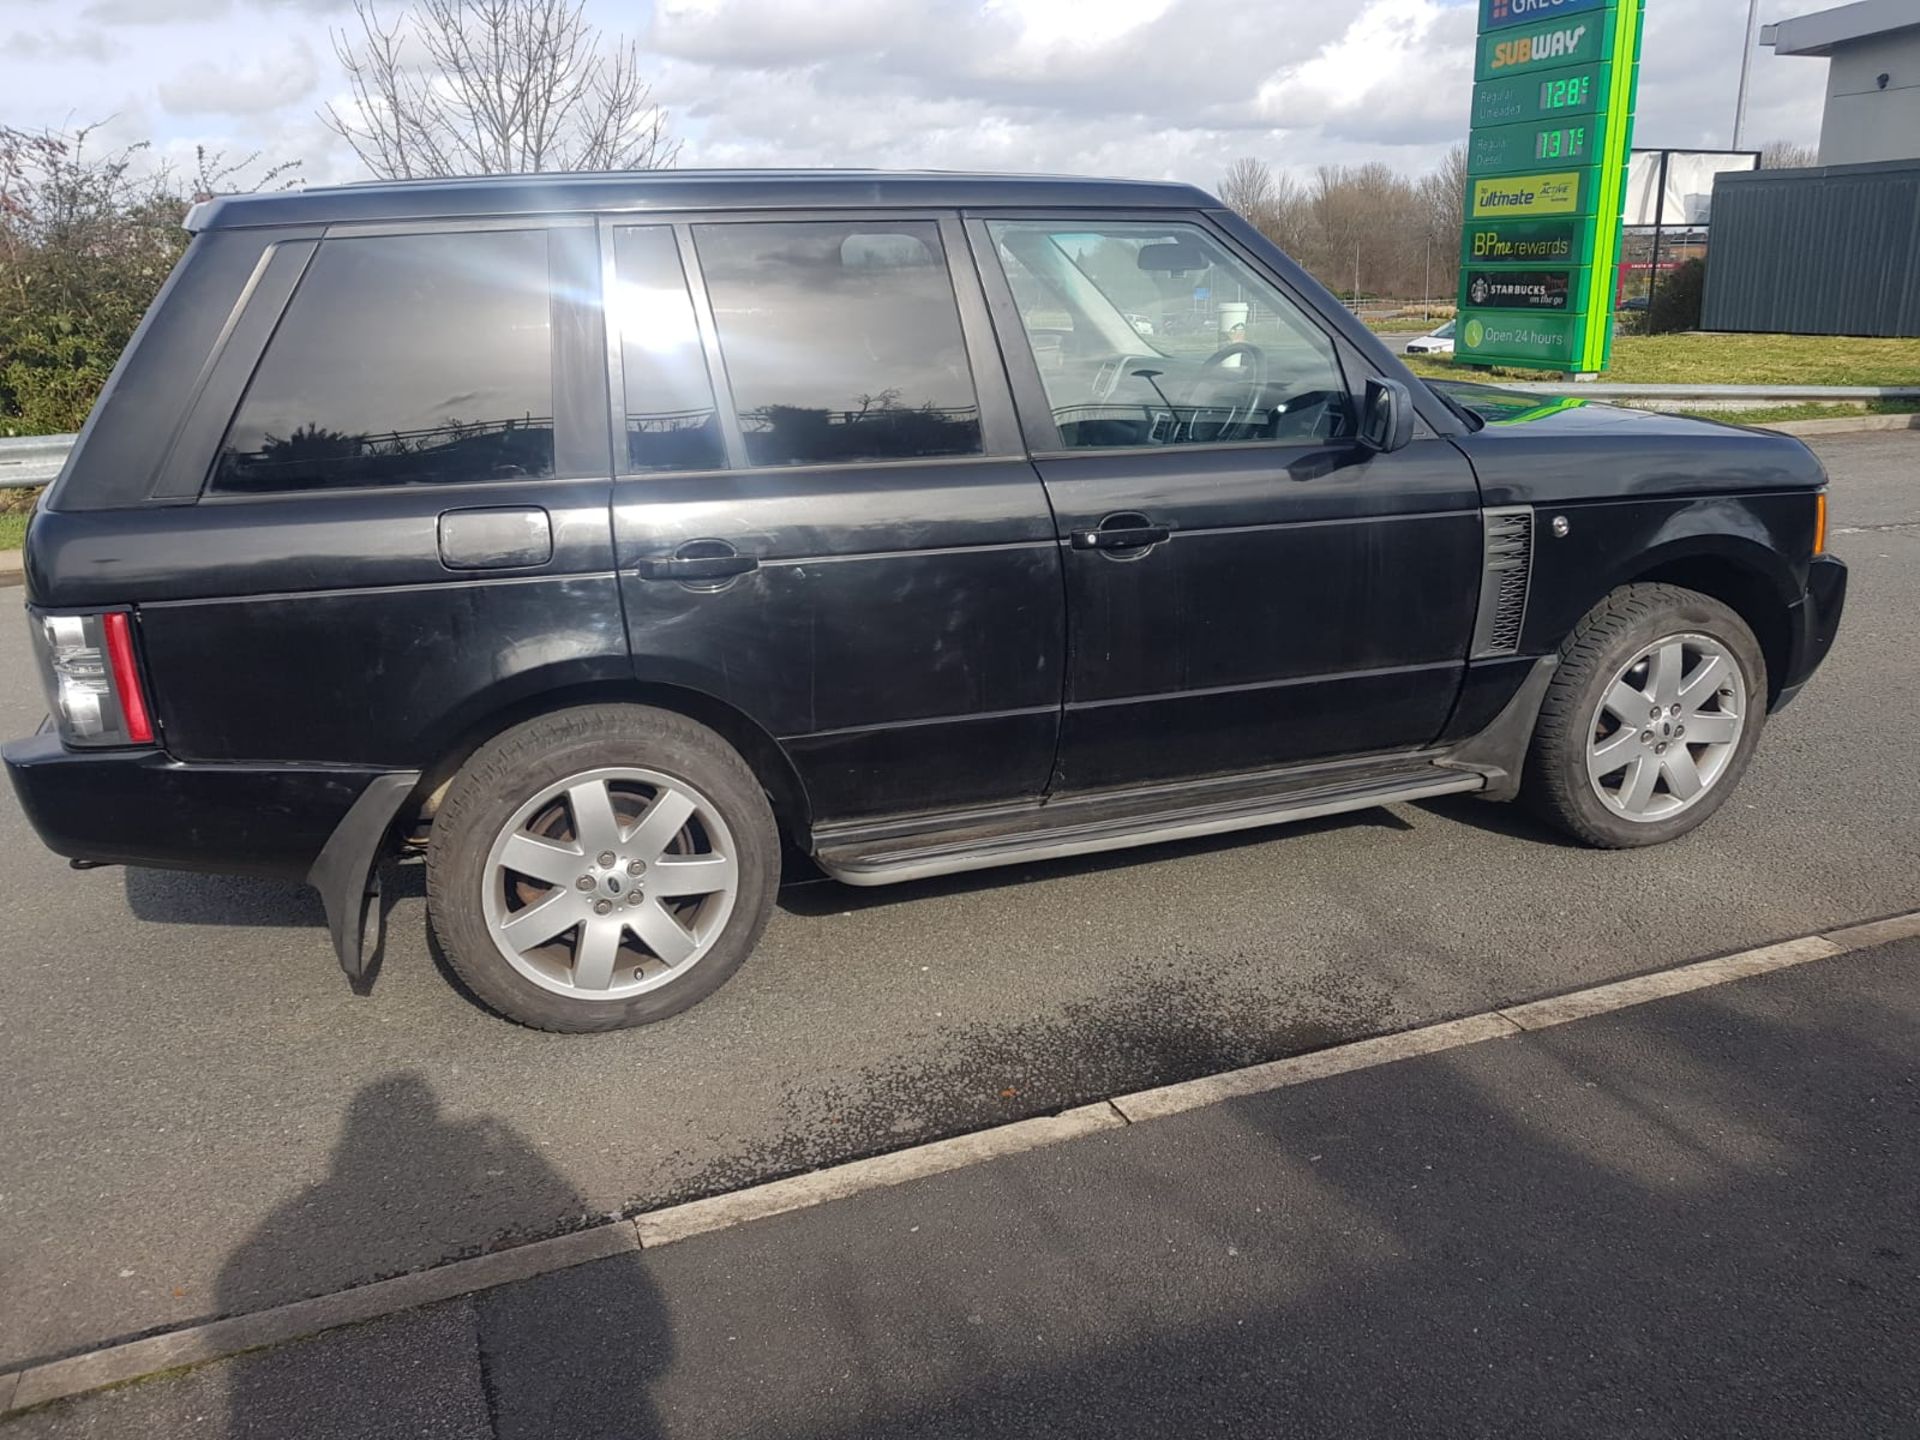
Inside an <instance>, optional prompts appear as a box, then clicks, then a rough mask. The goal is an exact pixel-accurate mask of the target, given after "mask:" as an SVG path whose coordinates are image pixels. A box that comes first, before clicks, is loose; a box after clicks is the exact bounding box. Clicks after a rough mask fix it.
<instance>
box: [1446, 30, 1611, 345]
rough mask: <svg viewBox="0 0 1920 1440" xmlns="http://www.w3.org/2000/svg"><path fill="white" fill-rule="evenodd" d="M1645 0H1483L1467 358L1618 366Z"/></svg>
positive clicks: (1465, 253) (1463, 338) (1463, 265)
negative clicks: (1615, 337) (1618, 272)
mask: <svg viewBox="0 0 1920 1440" xmlns="http://www.w3.org/2000/svg"><path fill="white" fill-rule="evenodd" d="M1643 3H1644V0H1480V37H1479V40H1478V44H1477V51H1476V62H1475V68H1474V87H1473V109H1472V117H1471V118H1472V131H1471V133H1470V136H1469V139H1468V143H1467V177H1468V178H1467V197H1466V225H1465V228H1464V231H1463V233H1462V237H1461V245H1460V294H1459V303H1460V312H1461V313H1460V321H1459V324H1458V326H1457V327H1456V330H1455V339H1454V358H1455V359H1456V360H1462V361H1469V362H1477V363H1483V364H1501V365H1522V366H1534V367H1541V368H1548V369H1555V370H1573V371H1582V372H1591V371H1597V370H1600V369H1602V368H1604V367H1605V365H1606V362H1607V356H1608V352H1609V350H1610V348H1611V343H1612V333H1613V283H1612V277H1613V273H1614V267H1615V263H1616V260H1617V257H1618V255H1619V248H1620V213H1621V207H1622V204H1623V202H1624V200H1625V195H1626V169H1627V159H1628V155H1629V153H1630V151H1631V147H1632V141H1633V110H1634V97H1635V90H1636V87H1637V84H1638V80H1639V46H1640V21H1641V7H1642V4H1643Z"/></svg>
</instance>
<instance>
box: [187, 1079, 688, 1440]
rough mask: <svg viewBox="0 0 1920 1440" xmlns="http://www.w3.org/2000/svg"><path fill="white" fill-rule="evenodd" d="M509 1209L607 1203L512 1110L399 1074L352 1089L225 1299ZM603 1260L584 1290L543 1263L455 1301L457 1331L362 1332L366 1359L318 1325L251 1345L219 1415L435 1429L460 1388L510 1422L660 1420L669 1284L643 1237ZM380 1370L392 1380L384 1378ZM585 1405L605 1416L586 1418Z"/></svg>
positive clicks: (619, 1430)
mask: <svg viewBox="0 0 1920 1440" xmlns="http://www.w3.org/2000/svg"><path fill="white" fill-rule="evenodd" d="M509 1213H511V1214H519V1215H535V1216H541V1217H548V1220H549V1222H550V1223H551V1222H558V1223H561V1224H564V1223H565V1221H566V1217H573V1219H574V1221H575V1223H590V1222H592V1221H596V1220H599V1219H601V1218H602V1217H599V1216H596V1215H589V1214H588V1207H587V1202H586V1200H585V1198H584V1197H583V1196H582V1195H581V1194H580V1192H579V1191H578V1189H577V1188H576V1187H575V1186H573V1185H572V1184H571V1183H570V1182H569V1181H568V1180H567V1179H566V1177H565V1176H563V1175H562V1174H561V1173H560V1171H559V1170H558V1169H556V1168H555V1167H554V1166H553V1165H552V1164H551V1163H550V1162H549V1161H548V1160H547V1159H546V1158H545V1157H544V1156H543V1155H542V1154H541V1152H540V1149H539V1147H538V1146H536V1145H535V1144H533V1143H532V1142H530V1141H529V1140H528V1139H526V1138H525V1137H524V1136H522V1135H521V1134H520V1133H519V1132H518V1131H516V1130H515V1129H514V1128H513V1127H512V1126H510V1125H508V1124H506V1123H504V1122H502V1121H500V1120H497V1119H495V1118H493V1117H491V1116H473V1117H469V1116H462V1115H458V1114H456V1113H453V1112H452V1111H451V1110H450V1109H449V1108H447V1107H444V1106H443V1105H442V1103H441V1101H440V1099H439V1097H438V1096H437V1095H436V1094H435V1093H434V1090H433V1088H432V1086H431V1085H430V1084H429V1083H428V1081H427V1080H426V1078H425V1077H424V1076H422V1075H421V1074H418V1073H415V1072H411V1071H403V1072H399V1073H396V1074H391V1075H388V1076H386V1077H385V1078H383V1079H381V1080H378V1081H375V1082H373V1083H370V1084H368V1085H366V1086H364V1087H363V1088H362V1089H360V1090H359V1091H358V1092H357V1093H356V1094H355V1095H354V1097H353V1099H352V1101H351V1102H350V1103H349V1105H348V1107H347V1113H346V1118H345V1120H344V1122H343V1125H342V1128H341V1132H340V1137H339V1140H338V1141H337V1142H336V1144H335V1145H334V1148H333V1152H332V1156H331V1158H330V1161H329V1165H328V1170H327V1173H326V1175H325V1176H324V1177H323V1178H321V1179H320V1180H318V1181H316V1182H314V1183H312V1184H310V1185H307V1186H305V1187H304V1188H302V1189H300V1190H298V1191H297V1192H296V1193H294V1194H292V1195H291V1196H289V1198H287V1199H286V1200H284V1201H283V1202H282V1203H281V1204H279V1205H278V1206H276V1207H275V1208H274V1210H273V1211H272V1212H271V1213H270V1214H269V1215H268V1216H267V1218H266V1219H265V1221H264V1222H262V1223H261V1225H260V1226H259V1227H258V1228H257V1229H256V1230H255V1231H254V1232H253V1233H252V1234H251V1235H249V1236H248V1237H247V1238H246V1239H245V1240H244V1241H243V1242H242V1243H241V1244H240V1245H239V1246H237V1247H236V1248H235V1249H234V1250H233V1252H232V1253H231V1254H230V1255H229V1256H228V1258H227V1261H226V1264H225V1267H224V1268H223V1269H222V1271H221V1274H220V1279H219V1289H218V1296H219V1305H220V1310H221V1312H222V1313H224V1314H239V1313H245V1312H248V1311H254V1310H259V1309H262V1308H266V1307H268V1306H272V1305H278V1304H284V1303H286V1302H288V1301H291V1300H294V1299H298V1298H302V1297H306V1296H310V1295H318V1294H325V1293H330V1292H333V1291H337V1290H340V1289H343V1288H346V1287H349V1286H353V1285H358V1284H364V1283H367V1282H369V1281H372V1280H375V1279H380V1278H384V1277H385V1276H388V1275H392V1274H396V1273H403V1272H405V1271H407V1270H409V1269H417V1268H420V1267H421V1266H425V1265H431V1264H435V1263H438V1262H441V1261H444V1260H448V1259H453V1258H459V1257H462V1256H465V1255H469V1254H473V1253H477V1252H484V1251H488V1250H492V1249H497V1248H502V1247H504V1246H508V1245H512V1244H515V1243H519V1242H522V1241H524V1240H527V1239H530V1238H534V1237H531V1236H527V1235H523V1234H515V1233H512V1232H503V1231H501V1230H500V1229H499V1222H498V1217H499V1216H501V1215H504V1214H509ZM476 1242H480V1243H476ZM596 1268H597V1269H598V1270H599V1271H600V1277H599V1279H600V1283H598V1284H597V1285H595V1286H594V1287H593V1288H592V1290H591V1293H590V1294H588V1295H585V1296H583V1295H582V1293H581V1292H580V1291H579V1290H578V1288H577V1287H575V1288H572V1289H567V1290H558V1289H556V1287H555V1286H554V1284H553V1283H552V1279H551V1277H549V1279H548V1281H546V1282H541V1281H535V1282H532V1283H529V1284H522V1285H517V1286H513V1287H510V1289H509V1290H508V1291H505V1292H498V1293H494V1294H490V1295H481V1296H476V1297H473V1298H472V1299H471V1300H466V1301H454V1302H448V1303H449V1305H451V1306H456V1307H462V1309H463V1310H464V1312H465V1319H464V1322H463V1321H461V1320H460V1319H459V1317H454V1319H453V1323H452V1325H451V1326H449V1327H443V1328H446V1329H451V1330H452V1331H453V1333H454V1343H447V1342H446V1341H444V1340H443V1341H442V1342H440V1343H438V1344H433V1343H427V1342H423V1341H422V1339H421V1335H420V1331H419V1329H418V1327H413V1328H412V1333H411V1334H410V1333H409V1325H408V1323H406V1322H402V1323H399V1324H396V1325H394V1326H393V1327H392V1333H391V1335H390V1336H388V1337H379V1336H369V1337H364V1338H363V1339H362V1340H361V1342H360V1344H359V1349H360V1351H361V1352H363V1353H361V1354H360V1355H359V1357H358V1359H357V1360H356V1362H355V1363H356V1366H359V1365H364V1366H366V1368H367V1372H368V1373H367V1374H366V1375H365V1376H361V1375H356V1374H348V1375H341V1374H338V1373H336V1372H337V1371H338V1369H339V1368H340V1367H339V1362H338V1360H337V1359H336V1358H335V1355H334V1353H333V1352H332V1351H327V1350H324V1349H323V1347H324V1346H325V1345H326V1343H327V1342H326V1341H325V1340H322V1341H320V1342H317V1343H315V1344H312V1345H297V1346H292V1347H288V1348H287V1349H285V1350H282V1351H277V1352H272V1353H271V1354H269V1355H265V1356H262V1357H259V1358H258V1360H257V1361H254V1362H252V1363H249V1362H248V1361H246V1360H242V1361H241V1362H238V1363H237V1364H236V1365H235V1366H234V1367H233V1369H232V1372H231V1375H230V1377H229V1383H228V1385H227V1412H228V1413H227V1429H226V1431H225V1432H224V1433H225V1434H226V1435H227V1436H229V1437H236V1440H237V1437H248V1440H252V1437H268V1436H271V1437H275V1440H283V1437H295V1436H297V1437H301V1440H308V1437H316V1440H317V1437H320V1436H327V1437H332V1436H336V1435H337V1436H349V1435H351V1436H373V1435H380V1436H387V1435H393V1436H402V1435H408V1436H411V1435H422V1434H429V1433H440V1430H439V1428H438V1422H439V1420H440V1418H441V1417H437V1416H436V1414H435V1413H434V1410H433V1407H434V1406H436V1405H444V1404H447V1403H448V1397H449V1395H454V1396H456V1397H457V1396H464V1397H465V1399H466V1401H467V1402H468V1404H467V1408H468V1409H469V1410H471V1409H474V1408H476V1407H477V1406H478V1404H479V1403H480V1402H482V1401H483V1402H484V1405H485V1409H486V1412H487V1414H488V1415H489V1416H490V1418H491V1421H492V1426H493V1433H494V1434H495V1435H496V1436H499V1437H521V1436H525V1437H534V1436H549V1435H560V1434H566V1435H580V1434H621V1435H649V1434H653V1433H656V1432H657V1428H658V1426H657V1422H656V1419H655V1416H654V1413H653V1406H652V1402H651V1400H650V1398H649V1393H648V1392H649V1388H650V1386H651V1385H652V1384H653V1382H654V1381H655V1380H656V1379H657V1378H658V1377H659V1376H660V1375H661V1374H662V1373H663V1372H664V1371H665V1370H666V1368H667V1367H668V1365H669V1364H670V1363H671V1360H672V1357H673V1346H672V1337H671V1331H670V1328H669V1326H668V1324H667V1319H666V1315H665V1311H664V1308H663V1305H662V1302H661V1299H660V1296H659V1293H658V1288H657V1287H656V1286H655V1284H654V1283H653V1281H652V1280H651V1279H650V1277H649V1276H648V1274H647V1271H646V1267H645V1266H644V1265H643V1264H642V1263H641V1260H640V1257H639V1256H638V1254H635V1255H633V1256H631V1257H620V1258H617V1259H615V1260H611V1261H602V1262H600V1263H599V1265H598V1266H597V1267H596ZM462 1324H464V1327H465V1332H466V1334H465V1339H464V1340H461V1339H460V1338H459V1329H460V1327H461V1325H462ZM387 1374H391V1375H392V1376H393V1377H394V1381H395V1383H393V1384H381V1383H378V1382H377V1381H376V1380H375V1379H374V1378H373V1377H375V1376H379V1375H387ZM481 1392H484V1394H482V1393H481ZM582 1413H586V1414H588V1415H590V1416H591V1417H593V1418H594V1421H595V1423H592V1424H585V1425H583V1424H580V1423H577V1422H578V1419H579V1417H580V1416H581V1414H582ZM462 1433H464V1432H462Z"/></svg>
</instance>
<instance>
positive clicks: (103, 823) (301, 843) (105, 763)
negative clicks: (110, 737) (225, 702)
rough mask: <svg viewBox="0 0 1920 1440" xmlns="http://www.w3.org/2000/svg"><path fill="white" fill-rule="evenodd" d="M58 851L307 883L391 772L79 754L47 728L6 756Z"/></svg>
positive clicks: (37, 826) (25, 802)
mask: <svg viewBox="0 0 1920 1440" xmlns="http://www.w3.org/2000/svg"><path fill="white" fill-rule="evenodd" d="M0 756H3V757H4V759H5V763H6V767H7V778H8V779H9V780H11V781H12V782H13V789H14V793H15V794H17V795H18V796H19V797H20V806H21V808H22V809H23V810H25V811H26V812H27V819H28V820H29V821H30V822H31V823H32V825H33V828H34V830H35V831H36V832H37V833H38V834H39V836H40V839H41V841H42V842H43V843H45V845H46V846H47V848H48V849H50V850H52V851H53V852H54V853H55V854H57V855H65V856H67V857H68V858H70V859H74V860H89V861H94V862H96V863H100V864H110V865H156V866H162V867H167V868H171V869H176V870H208V871H215V872H220V873H230V874H236V875H271V876H278V877H283V878H286V879H293V880H304V879H306V878H307V873H308V871H309V870H310V869H311V868H312V866H313V863H314V861H315V860H316V859H318V858H319V855H320V852H321V851H322V850H323V849H325V848H326V845H327V841H328V840H329V838H331V837H332V835H333V833H334V831H335V830H336V829H337V828H338V827H339V825H340V822H341V821H342V820H343V819H345V818H346V815H347V812H348V811H349V810H351V809H352V808H353V805H354V802H355V801H356V800H358V799H359V798H360V796H361V795H362V794H363V793H364V792H365V791H366V790H367V788H368V786H369V785H371V784H372V783H373V782H374V781H375V780H376V779H378V778H379V777H380V776H382V775H385V774H388V773H390V772H387V771H382V770H368V769H359V768H356V767H352V766H343V765H272V766H262V765H189V764H182V763H181V762H179V761H177V760H174V759H171V758H170V757H169V756H167V755H166V754H165V753H164V752H162V751H159V750H114V751H94V752H86V751H74V750H68V749H66V748H65V747H64V746H62V745H61V743H60V739H59V737H58V736H57V735H54V734H52V733H42V734H39V735H35V736H33V737H32V738H31V739H27V740H16V741H14V742H13V743H12V744H9V745H7V746H6V747H5V748H4V750H0Z"/></svg>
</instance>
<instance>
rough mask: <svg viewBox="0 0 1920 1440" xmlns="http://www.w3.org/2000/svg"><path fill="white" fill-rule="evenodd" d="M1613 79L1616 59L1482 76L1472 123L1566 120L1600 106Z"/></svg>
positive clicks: (1593, 110)
mask: <svg viewBox="0 0 1920 1440" xmlns="http://www.w3.org/2000/svg"><path fill="white" fill-rule="evenodd" d="M1612 83H1613V63H1612V62H1611V61H1607V62H1604V63H1601V64H1597V65H1576V66H1574V67H1573V68H1572V69H1570V70H1542V71H1540V72H1538V73H1537V74H1530V75H1514V76H1509V77H1507V78H1505V79H1500V80H1483V81H1481V82H1480V83H1479V84H1478V85H1476V86H1474V87H1473V126H1474V129H1475V130H1478V129H1479V128H1480V127H1481V126H1482V125H1513V124H1518V123H1520V122H1522V121H1527V120H1542V121H1555V122H1558V123H1561V124H1565V123H1567V122H1568V121H1570V120H1572V119H1573V118H1574V117H1576V116H1585V115H1591V114H1593V113H1594V112H1595V111H1597V110H1598V109H1599V108H1600V105H1601V102H1602V101H1603V100H1604V99H1605V97H1606V94H1607V87H1608V86H1609V85H1610V84H1612Z"/></svg>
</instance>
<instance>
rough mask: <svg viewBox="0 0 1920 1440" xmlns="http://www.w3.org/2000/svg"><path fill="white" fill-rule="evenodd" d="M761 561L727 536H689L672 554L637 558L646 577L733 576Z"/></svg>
mask: <svg viewBox="0 0 1920 1440" xmlns="http://www.w3.org/2000/svg"><path fill="white" fill-rule="evenodd" d="M759 568H760V562H759V561H758V560H756V559H754V558H753V556H751V555H742V554H741V553H740V552H739V551H737V550H735V549H734V548H733V546H731V545H729V544H728V543H727V542H726V541H725V540H689V541H688V542H687V543H686V544H684V545H682V546H681V547H680V548H679V549H678V550H676V551H674V552H673V554H671V555H661V556H649V557H647V558H646V559H644V560H638V561H635V562H634V566H633V573H634V574H635V575H638V576H639V577H640V578H641V579H642V580H678V581H681V582H683V583H684V582H686V581H689V580H691V581H700V580H731V579H732V578H733V577H734V576H736V575H745V574H747V573H748V572H749V571H753V570H758V569H759Z"/></svg>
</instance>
